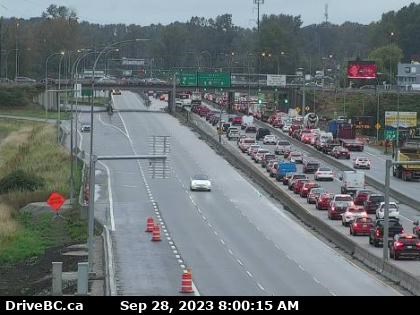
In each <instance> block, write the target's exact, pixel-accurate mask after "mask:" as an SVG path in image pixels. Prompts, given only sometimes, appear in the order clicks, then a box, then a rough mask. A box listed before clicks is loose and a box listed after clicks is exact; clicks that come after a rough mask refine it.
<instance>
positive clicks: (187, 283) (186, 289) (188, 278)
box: [180, 269, 194, 293]
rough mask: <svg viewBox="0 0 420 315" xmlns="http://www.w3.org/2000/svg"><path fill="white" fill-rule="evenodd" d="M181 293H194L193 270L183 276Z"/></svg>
mask: <svg viewBox="0 0 420 315" xmlns="http://www.w3.org/2000/svg"><path fill="white" fill-rule="evenodd" d="M180 292H181V293H194V290H193V287H192V273H191V269H188V271H187V272H184V273H183V274H182V281H181V291H180Z"/></svg>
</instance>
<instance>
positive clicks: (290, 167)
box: [276, 162, 297, 181]
mask: <svg viewBox="0 0 420 315" xmlns="http://www.w3.org/2000/svg"><path fill="white" fill-rule="evenodd" d="M296 171H297V167H296V164H295V163H289V162H280V163H279V164H278V166H277V174H276V180H277V181H281V180H282V179H283V177H284V176H286V174H291V173H296Z"/></svg>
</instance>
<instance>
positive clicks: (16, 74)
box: [15, 22, 19, 81]
mask: <svg viewBox="0 0 420 315" xmlns="http://www.w3.org/2000/svg"><path fill="white" fill-rule="evenodd" d="M18 30H19V22H18V23H16V34H15V41H16V43H15V44H16V46H15V47H16V54H15V56H16V59H15V81H16V78H17V77H18V76H19V67H18V58H19V56H18Z"/></svg>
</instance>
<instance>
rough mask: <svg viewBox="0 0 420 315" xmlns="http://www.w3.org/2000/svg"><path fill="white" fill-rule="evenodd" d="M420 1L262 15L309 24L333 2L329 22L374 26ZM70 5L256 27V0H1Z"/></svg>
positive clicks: (279, 6)
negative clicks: (224, 18) (223, 18)
mask: <svg viewBox="0 0 420 315" xmlns="http://www.w3.org/2000/svg"><path fill="white" fill-rule="evenodd" d="M419 1H420V0H416V1H413V0H411V1H410V0H265V1H264V4H263V5H262V6H261V9H260V12H261V14H280V13H285V14H292V15H301V17H302V20H303V23H304V25H308V24H313V23H320V22H322V21H324V20H325V17H324V12H325V4H328V15H329V21H330V22H331V23H335V24H341V23H343V22H345V21H351V22H359V23H363V24H368V23H370V22H372V21H378V20H379V19H380V18H381V15H382V13H384V12H388V11H390V10H395V11H397V10H399V9H400V8H402V7H404V6H406V5H408V4H410V3H411V2H415V3H419ZM52 3H54V4H57V5H65V6H67V7H71V8H73V9H75V10H76V12H77V14H78V16H79V17H80V18H81V20H85V21H88V22H91V23H100V24H112V23H125V24H139V25H149V24H152V23H154V24H158V23H161V24H169V23H171V22H173V21H187V20H189V19H190V17H192V16H200V17H201V16H204V17H216V16H217V15H220V14H224V13H230V14H232V15H233V22H234V24H235V25H239V26H242V27H253V26H255V25H256V20H257V10H256V5H254V0H0V12H1V15H3V16H6V17H11V16H15V17H23V18H29V17H33V16H40V15H41V13H42V11H44V10H45V9H46V8H47V7H48V6H49V5H50V4H52Z"/></svg>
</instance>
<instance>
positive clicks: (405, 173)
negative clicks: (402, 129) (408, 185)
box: [393, 142, 420, 181]
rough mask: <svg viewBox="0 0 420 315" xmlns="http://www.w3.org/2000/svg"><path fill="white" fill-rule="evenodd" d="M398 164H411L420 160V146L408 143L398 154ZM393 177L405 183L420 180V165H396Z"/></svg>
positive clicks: (415, 143)
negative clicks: (410, 162)
mask: <svg viewBox="0 0 420 315" xmlns="http://www.w3.org/2000/svg"><path fill="white" fill-rule="evenodd" d="M395 160H396V161H397V162H399V161H401V162H409V161H419V160H420V144H419V143H417V142H407V143H406V144H405V145H404V146H403V147H401V148H400V149H399V150H398V151H397V154H396V159H395ZM393 175H394V176H395V177H398V178H401V179H402V180H403V181H410V180H413V179H414V180H418V179H420V165H394V166H393Z"/></svg>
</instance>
